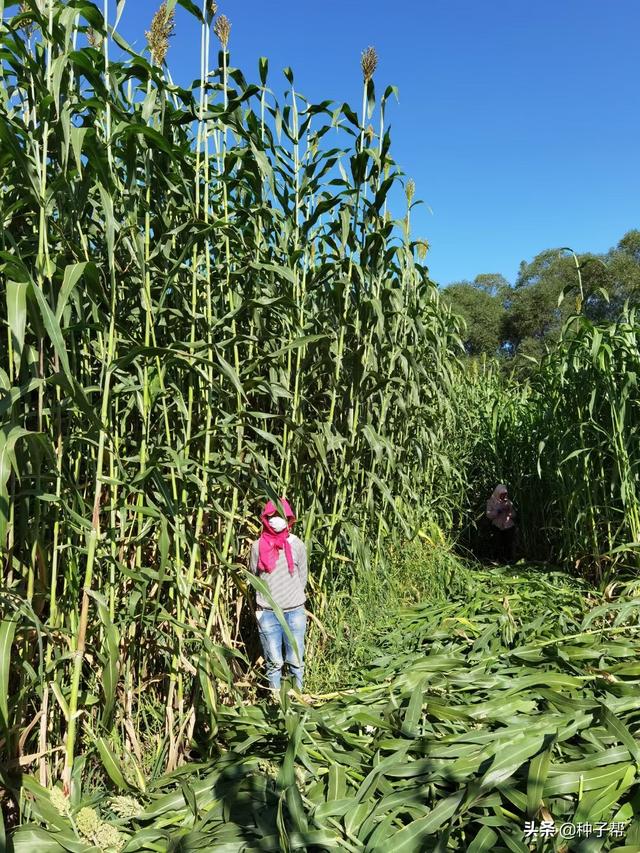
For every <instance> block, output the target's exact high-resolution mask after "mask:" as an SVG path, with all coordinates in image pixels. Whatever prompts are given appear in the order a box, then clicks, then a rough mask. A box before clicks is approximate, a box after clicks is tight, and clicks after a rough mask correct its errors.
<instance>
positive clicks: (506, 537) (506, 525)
mask: <svg viewBox="0 0 640 853" xmlns="http://www.w3.org/2000/svg"><path fill="white" fill-rule="evenodd" d="M515 515H516V511H515V509H514V508H513V504H512V503H511V501H510V500H509V493H508V492H507V487H506V486H505V485H504V483H499V484H498V485H497V486H496V487H495V489H494V490H493V494H492V495H491V497H490V498H489V500H488V501H487V518H488V519H489V520H490V521H491V534H492V535H491V538H492V540H493V543H494V549H493V550H494V556H495V558H496V559H497V560H500V561H502V562H505V563H508V562H509V561H510V560H512V559H513V539H514V535H515V532H516V527H515V521H514V520H513V519H514V518H515Z"/></svg>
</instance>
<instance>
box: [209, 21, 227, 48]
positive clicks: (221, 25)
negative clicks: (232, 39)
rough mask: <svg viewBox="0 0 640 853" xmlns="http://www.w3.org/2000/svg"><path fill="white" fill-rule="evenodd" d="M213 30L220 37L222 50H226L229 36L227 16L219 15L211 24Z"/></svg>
mask: <svg viewBox="0 0 640 853" xmlns="http://www.w3.org/2000/svg"><path fill="white" fill-rule="evenodd" d="M213 31H214V33H215V34H216V35H217V36H218V38H219V39H220V44H221V45H222V47H223V48H224V50H226V49H227V45H228V44H229V36H230V35H231V22H230V21H229V18H227V16H226V15H220V17H219V18H218V20H217V21H216V22H215V24H214V25H213Z"/></svg>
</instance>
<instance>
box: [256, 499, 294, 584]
mask: <svg viewBox="0 0 640 853" xmlns="http://www.w3.org/2000/svg"><path fill="white" fill-rule="evenodd" d="M280 503H281V504H282V509H283V510H284V514H285V516H286V518H287V527H285V529H284V530H281V531H280V533H276V532H275V530H273V529H272V527H271V525H270V524H269V518H270V517H271V516H273V515H276V514H277V513H278V508H277V506H276V505H275V504H274V502H273V501H269V503H268V504H267V505H266V506H265V508H264V509H263V510H262V515H261V516H260V520H261V521H262V534H261V535H260V539H259V540H258V568H259V569H260V571H262V572H272V571H273V570H274V569H275V567H276V563H277V561H278V554H279V552H280V551H282V549H283V548H284V553H285V556H286V558H287V565H288V566H289V574H290V575H293V554H292V553H291V545H290V544H289V542H288V541H287V539H288V536H289V533H290V531H291V528H292V527H293V524H294V522H295V520H296V517H295V515H294V514H293V510H292V509H291V507H290V506H289V504H288V503H287V501H286V500H285V499H284V498H280Z"/></svg>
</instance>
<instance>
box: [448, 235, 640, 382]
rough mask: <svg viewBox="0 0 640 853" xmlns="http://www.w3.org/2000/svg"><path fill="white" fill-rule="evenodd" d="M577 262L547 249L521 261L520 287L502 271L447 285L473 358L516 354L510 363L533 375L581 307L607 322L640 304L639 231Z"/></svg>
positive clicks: (586, 312)
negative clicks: (536, 362) (533, 368)
mask: <svg viewBox="0 0 640 853" xmlns="http://www.w3.org/2000/svg"><path fill="white" fill-rule="evenodd" d="M577 259H578V265H579V271H578V268H577V267H576V259H575V258H574V256H573V255H572V254H571V253H570V252H568V251H566V250H563V249H545V251H543V252H540V253H539V254H538V255H536V256H535V258H533V260H532V261H530V262H528V263H527V262H526V261H522V263H521V264H520V269H519V271H518V276H517V278H516V281H515V284H514V286H513V287H511V286H510V285H509V282H508V281H507V280H506V279H505V278H504V276H502V275H500V274H499V273H483V274H481V275H478V276H476V278H475V279H474V280H473V281H472V282H471V281H460V282H456V283H454V284H451V285H449V286H448V287H447V288H445V290H444V291H443V295H444V297H445V299H447V300H448V301H449V303H450V305H451V307H452V309H453V310H454V311H455V312H456V313H457V314H459V315H460V316H462V317H463V318H464V319H465V321H466V324H467V331H466V337H465V339H464V344H465V347H466V350H467V353H468V354H469V355H481V354H483V353H485V354H487V355H497V354H501V355H504V356H510V357H511V358H508V359H505V361H506V362H510V368H509V369H516V370H517V371H518V372H527V371H528V370H530V369H531V365H532V359H537V358H539V357H540V356H542V355H543V354H544V352H545V351H546V350H547V349H548V348H549V347H550V346H553V344H554V342H555V341H556V340H557V338H558V336H559V334H560V331H561V329H562V327H563V325H564V323H565V321H566V319H567V317H569V316H570V315H571V314H572V313H573V312H575V311H576V310H578V309H579V310H581V311H583V312H584V313H585V315H586V316H587V317H589V318H590V319H592V320H594V321H607V320H613V319H615V318H616V317H617V316H618V314H619V312H620V309H621V308H622V306H623V305H624V303H625V302H627V301H628V302H629V303H630V304H632V305H633V304H635V305H640V231H639V230H631V231H628V232H627V233H626V234H625V235H624V236H623V237H622V238H621V240H620V241H619V242H618V244H617V246H615V247H614V248H612V249H611V250H610V251H609V252H607V253H606V254H604V255H595V254H591V253H585V254H582V255H579V256H577ZM580 283H581V285H582V294H581V293H580ZM561 295H563V299H562V300H561V299H560V296H561ZM559 303H560V304H559ZM505 366H506V365H505Z"/></svg>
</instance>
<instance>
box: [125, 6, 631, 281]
mask: <svg viewBox="0 0 640 853" xmlns="http://www.w3.org/2000/svg"><path fill="white" fill-rule="evenodd" d="M196 2H198V0H196ZM158 5H159V0H129V2H128V5H127V6H126V7H125V11H124V14H123V17H122V20H121V24H120V27H119V30H120V32H121V33H122V34H123V36H124V37H125V38H127V39H128V40H129V41H130V42H132V43H134V44H135V46H136V47H137V48H138V49H140V48H142V47H143V46H144V44H145V39H144V31H145V29H148V25H149V22H150V20H151V17H152V15H153V12H154V11H155V9H156V8H157V6H158ZM218 5H219V11H220V12H223V13H224V14H226V15H227V17H228V18H229V19H230V21H231V24H232V31H231V41H230V50H231V57H232V64H233V65H235V66H237V67H240V68H242V70H243V71H244V73H245V75H246V76H247V77H248V79H250V80H257V79H258V74H257V65H258V58H259V57H260V56H263V55H264V56H267V57H268V59H269V63H270V84H271V85H272V87H273V88H274V89H275V90H276V92H278V93H281V92H282V91H283V90H284V88H285V85H286V82H285V80H284V77H283V76H282V75H281V69H283V68H284V67H286V66H291V67H292V68H293V70H294V73H295V79H296V87H297V88H298V90H299V91H301V92H302V93H303V94H304V95H305V96H306V97H307V98H308V99H309V100H312V101H318V100H322V99H328V98H330V99H333V100H335V101H338V102H340V103H341V102H342V101H348V102H349V103H350V104H351V105H352V106H353V107H354V108H356V109H359V106H360V97H361V88H360V87H361V74H360V66H359V62H360V53H361V51H362V50H364V49H365V48H366V47H367V46H368V45H373V46H374V47H375V48H376V50H377V52H378V54H379V57H380V61H379V65H378V70H377V72H376V76H375V80H376V86H377V89H378V92H381V91H382V90H383V89H384V87H386V85H387V84H390V83H392V84H394V85H396V86H397V87H398V89H399V94H400V101H399V103H395V102H394V103H393V104H392V105H391V106H390V108H389V110H388V120H389V121H390V123H391V125H392V139H393V142H392V153H393V154H394V156H395V159H396V160H397V161H398V163H399V164H400V166H401V167H402V168H403V170H404V171H405V172H406V174H407V175H408V176H409V177H412V178H413V179H414V180H415V182H416V186H417V196H418V197H420V198H421V199H423V200H424V202H425V205H423V206H421V207H419V208H417V209H415V211H414V213H413V214H412V224H413V229H412V230H413V233H414V236H415V237H425V238H426V239H427V240H428V241H429V243H430V244H431V250H430V253H429V256H428V264H429V269H430V272H431V276H432V278H433V279H434V280H435V281H437V282H439V283H440V284H447V283H449V282H451V281H457V280H460V279H465V278H466V279H472V278H473V277H474V276H475V275H476V274H477V273H483V272H501V273H502V274H503V275H505V276H506V277H507V279H509V280H510V281H513V280H514V279H515V276H516V274H517V270H518V266H519V264H520V261H522V260H530V259H531V258H532V257H533V256H534V255H535V254H536V253H537V252H539V251H541V250H542V249H545V248H549V247H553V246H570V247H571V248H573V249H574V250H575V251H577V252H583V251H596V252H599V251H606V250H607V249H608V248H610V247H611V246H612V245H614V244H615V243H617V241H618V240H619V239H620V237H621V236H622V235H623V234H624V233H625V231H628V230H629V229H631V228H640V145H639V143H640V97H639V92H640V77H639V71H638V63H637V57H638V44H637V42H638V33H640V3H639V2H638V0H615V2H613V0H611V2H607V0H536V2H535V3H532V2H525V0H426V1H425V2H418V0H394V2H384V3H383V2H381V0H367V2H361V0H342V2H334V0H325V2H323V3H318V2H316V3H309V2H306V3H305V2H293V0H289V2H284V0H269V2H265V0H260V2H258V0H242V2H238V0H227V2H225V0H219V4H218ZM176 23H177V26H176V33H175V35H174V37H173V40H172V43H171V48H170V52H169V57H168V62H169V66H170V69H171V73H172V76H173V78H174V79H175V80H176V82H179V83H183V84H184V83H189V82H190V81H191V80H192V79H193V78H195V77H196V76H197V75H198V74H199V58H198V57H199V35H198V25H197V23H196V22H195V20H193V19H191V18H190V17H189V16H188V15H187V13H186V12H184V11H183V10H181V9H180V8H178V10H177V15H176ZM279 81H282V83H281V84H280V82H279ZM430 211H431V212H430ZM398 212H399V213H401V211H398Z"/></svg>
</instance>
